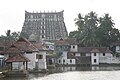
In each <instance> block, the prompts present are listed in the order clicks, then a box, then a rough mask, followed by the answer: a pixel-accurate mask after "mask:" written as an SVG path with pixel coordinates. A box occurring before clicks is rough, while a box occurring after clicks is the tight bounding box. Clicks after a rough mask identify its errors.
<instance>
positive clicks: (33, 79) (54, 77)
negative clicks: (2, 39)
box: [0, 66, 120, 80]
mask: <svg viewBox="0 0 120 80" xmlns="http://www.w3.org/2000/svg"><path fill="white" fill-rule="evenodd" d="M98 74H99V75H98ZM119 74H120V66H111V67H110V66H109V67H108V66H102V67H99V66H92V67H75V66H74V67H56V68H51V69H49V72H48V73H35V74H29V76H28V77H26V78H21V77H20V78H0V80H113V79H110V78H109V79H104V78H105V77H106V76H111V77H113V76H115V78H116V77H117V76H118V75H119ZM94 75H96V76H94ZM102 75H103V77H104V78H103V79H98V77H100V76H102ZM104 75H105V76H104ZM119 76H120V75H119ZM86 77H88V78H89V79H86ZM83 78H84V79H83ZM106 78H107V77H106ZM114 80H120V78H118V79H114Z"/></svg>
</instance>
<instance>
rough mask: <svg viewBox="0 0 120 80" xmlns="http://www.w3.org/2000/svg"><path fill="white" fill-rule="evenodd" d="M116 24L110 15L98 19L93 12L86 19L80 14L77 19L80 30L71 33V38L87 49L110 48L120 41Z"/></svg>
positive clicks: (76, 23)
mask: <svg viewBox="0 0 120 80" xmlns="http://www.w3.org/2000/svg"><path fill="white" fill-rule="evenodd" d="M114 24H115V23H114V22H113V20H112V18H111V16H109V14H105V15H104V16H103V17H98V16H97V14H96V13H95V12H93V11H91V12H90V13H88V14H87V15H85V16H84V17H83V16H82V15H81V14H78V18H75V25H77V26H78V30H77V31H73V32H70V34H69V37H72V38H76V40H77V41H78V42H79V43H80V44H82V45H84V46H87V47H91V46H92V47H96V46H106V47H108V46H110V44H111V43H113V42H116V41H118V40H119V39H120V32H119V30H118V29H116V28H114Z"/></svg>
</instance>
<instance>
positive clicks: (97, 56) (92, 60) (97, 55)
mask: <svg viewBox="0 0 120 80" xmlns="http://www.w3.org/2000/svg"><path fill="white" fill-rule="evenodd" d="M94 54H95V53H91V64H92V65H99V53H96V56H95V55H94ZM95 60H96V62H95Z"/></svg>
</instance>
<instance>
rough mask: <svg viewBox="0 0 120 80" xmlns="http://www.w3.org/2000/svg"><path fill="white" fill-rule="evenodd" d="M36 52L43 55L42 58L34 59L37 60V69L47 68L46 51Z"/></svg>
mask: <svg viewBox="0 0 120 80" xmlns="http://www.w3.org/2000/svg"><path fill="white" fill-rule="evenodd" d="M38 54H39V55H43V58H42V59H36V61H38V68H39V69H47V65H46V51H40V52H39V53H38Z"/></svg>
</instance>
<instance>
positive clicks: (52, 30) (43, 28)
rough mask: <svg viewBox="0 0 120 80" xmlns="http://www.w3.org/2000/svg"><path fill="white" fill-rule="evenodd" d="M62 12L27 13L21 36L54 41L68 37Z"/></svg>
mask: <svg viewBox="0 0 120 80" xmlns="http://www.w3.org/2000/svg"><path fill="white" fill-rule="evenodd" d="M63 12H64V11H60V12H40V13H38V12H36V13H34V12H32V13H31V12H27V11H25V21H24V24H23V27H22V31H21V35H22V36H23V37H26V38H29V37H30V36H31V35H33V34H34V35H35V37H36V40H37V41H40V40H56V39H60V38H63V39H65V38H66V37H67V36H68V32H67V30H66V26H65V23H64V17H63Z"/></svg>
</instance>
